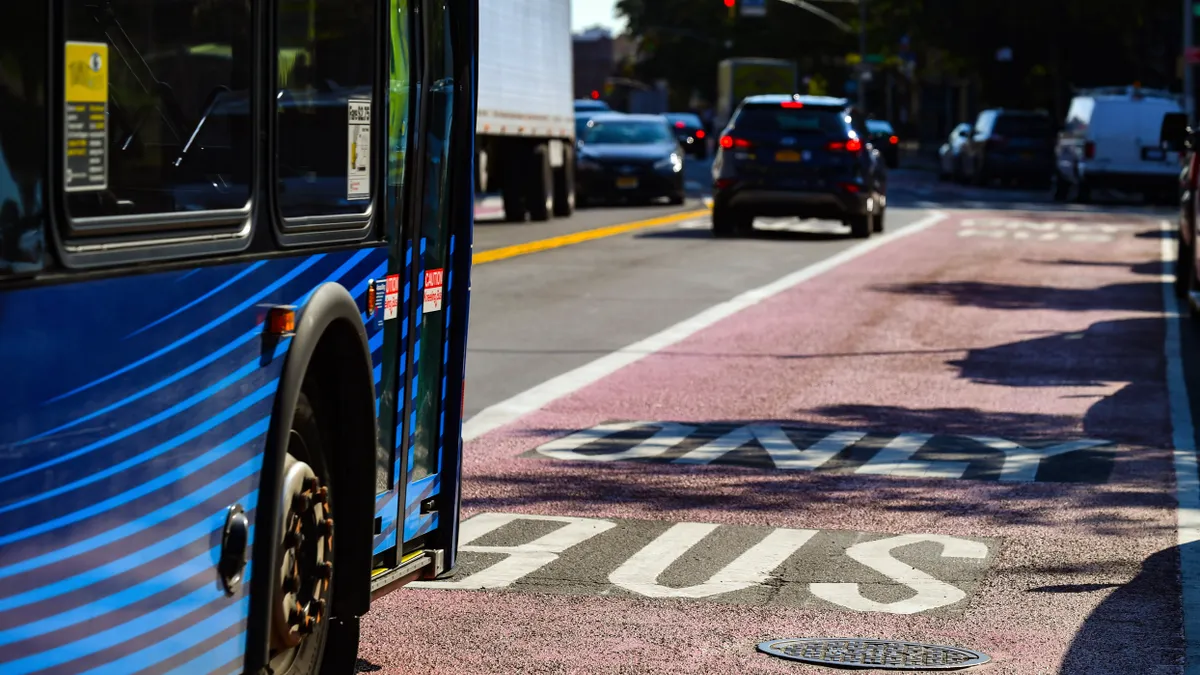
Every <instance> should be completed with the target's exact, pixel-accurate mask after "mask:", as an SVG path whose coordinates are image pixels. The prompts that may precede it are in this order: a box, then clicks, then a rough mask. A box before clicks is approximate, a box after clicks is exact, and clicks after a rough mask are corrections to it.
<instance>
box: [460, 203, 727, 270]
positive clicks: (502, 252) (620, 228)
mask: <svg viewBox="0 0 1200 675" xmlns="http://www.w3.org/2000/svg"><path fill="white" fill-rule="evenodd" d="M709 213H710V211H709V210H708V209H703V210H699V211H687V212H684V213H675V214H672V215H669V216H660V217H658V218H650V219H649V220H639V221H636V222H633V223H626V224H624V225H610V226H608V227H599V228H596V229H594V230H584V231H583V232H573V233H571V234H564V235H561V236H558V237H550V238H549V239H538V240H536V241H531V242H527V243H524V244H513V245H512V246H502V247H500V248H493V249H490V250H487V251H480V252H479V253H476V254H475V255H473V256H472V257H471V263H472V264H474V265H481V264H483V263H489V262H496V261H497V260H506V259H508V258H515V257H517V256H519V255H528V254H530V253H537V252H538V251H549V250H550V249H555V248H562V247H563V246H570V245H572V244H581V243H583V242H585V241H592V240H594V239H603V238H605V237H613V236H616V235H618V234H625V233H626V232H633V231H635V230H644V229H646V228H649V227H659V226H662V225H670V224H671V223H678V222H680V221H682V220H687V219H689V218H695V217H697V216H706V215H708V214H709Z"/></svg>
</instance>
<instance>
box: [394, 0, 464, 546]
mask: <svg viewBox="0 0 1200 675" xmlns="http://www.w3.org/2000/svg"><path fill="white" fill-rule="evenodd" d="M475 6H476V5H475V2H474V0H433V1H432V2H428V3H427V4H426V5H425V7H424V10H425V11H424V13H423V14H424V16H423V17H422V19H421V22H420V23H421V43H422V49H421V53H422V55H423V60H424V63H422V64H421V66H420V68H419V72H420V73H421V76H420V77H421V83H422V86H421V87H420V91H421V106H420V108H421V113H420V114H421V116H422V117H421V123H420V126H419V129H420V133H419V136H417V137H416V140H417V142H418V144H419V146H420V159H419V161H418V162H417V164H418V165H419V166H420V167H421V169H420V178H419V180H418V181H417V182H416V185H417V186H418V190H419V194H418V195H416V196H415V198H414V200H413V207H414V208H413V209H412V210H411V211H410V213H412V214H413V218H412V219H411V221H410V225H411V227H410V228H409V232H410V234H411V246H412V258H411V259H412V261H413V265H412V278H411V282H412V287H413V288H414V289H415V298H414V302H412V303H411V310H412V315H411V316H412V326H413V330H412V332H411V356H412V358H411V360H410V362H409V364H408V368H409V377H410V378H411V379H410V381H409V385H408V394H409V401H408V406H409V408H408V415H407V420H406V423H407V430H406V431H407V433H406V434H405V436H404V438H405V442H406V445H405V448H404V452H403V453H402V455H401V457H402V458H403V462H404V466H403V467H402V469H403V473H404V475H405V486H404V489H405V494H404V502H403V514H402V523H401V524H400V526H399V527H400V529H401V530H402V533H403V534H402V537H401V545H402V551H401V553H402V554H409V553H411V552H413V551H417V550H420V549H441V550H443V551H444V552H445V554H446V555H447V556H449V560H447V566H449V563H450V562H451V561H452V559H453V554H454V536H453V529H454V526H455V525H456V523H455V521H456V519H457V512H458V506H457V501H458V475H459V473H458V467H459V456H460V453H459V448H460V442H459V432H460V429H461V416H462V389H461V386H462V367H463V363H462V361H463V358H464V352H465V336H466V317H467V312H466V310H467V307H466V305H467V294H466V289H467V276H468V272H469V267H470V246H471V241H470V231H471V222H472V218H473V205H472V204H473V199H474V195H473V190H474V180H473V176H474V168H473V158H474V130H475V120H474V94H473V91H474V86H473V82H472V81H471V80H472V78H473V67H472V66H473V53H474V48H475V45H474V42H475V40H474V33H475V29H474V25H475V17H474V14H475V12H474V7H475Z"/></svg>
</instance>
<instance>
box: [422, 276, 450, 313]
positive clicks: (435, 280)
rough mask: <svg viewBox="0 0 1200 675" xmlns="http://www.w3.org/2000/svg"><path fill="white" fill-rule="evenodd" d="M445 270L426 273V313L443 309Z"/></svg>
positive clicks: (424, 309) (424, 307)
mask: <svg viewBox="0 0 1200 675" xmlns="http://www.w3.org/2000/svg"><path fill="white" fill-rule="evenodd" d="M444 272H445V270H440V269H437V270H427V271H426V272H425V303H424V305H423V306H422V311H424V312H437V311H440V310H441V309H442V278H443V276H444Z"/></svg>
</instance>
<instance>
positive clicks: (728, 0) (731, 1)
mask: <svg viewBox="0 0 1200 675" xmlns="http://www.w3.org/2000/svg"><path fill="white" fill-rule="evenodd" d="M725 7H726V8H728V9H729V18H730V20H732V19H734V18H736V17H737V0H725Z"/></svg>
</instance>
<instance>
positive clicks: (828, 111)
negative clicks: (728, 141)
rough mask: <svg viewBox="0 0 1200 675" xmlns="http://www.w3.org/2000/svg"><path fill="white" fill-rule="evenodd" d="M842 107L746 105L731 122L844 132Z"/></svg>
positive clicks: (751, 128)
mask: <svg viewBox="0 0 1200 675" xmlns="http://www.w3.org/2000/svg"><path fill="white" fill-rule="evenodd" d="M844 118H845V111H844V110H841V109H838V108H828V107H824V108H822V107H817V106H812V107H809V106H806V107H803V108H784V107H782V106H779V105H748V106H746V107H744V108H742V111H741V112H740V113H738V116H737V118H736V119H734V121H733V126H735V127H737V128H738V129H743V130H749V131H779V132H785V133H812V134H823V135H826V136H844V135H846V120H845V119H844Z"/></svg>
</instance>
